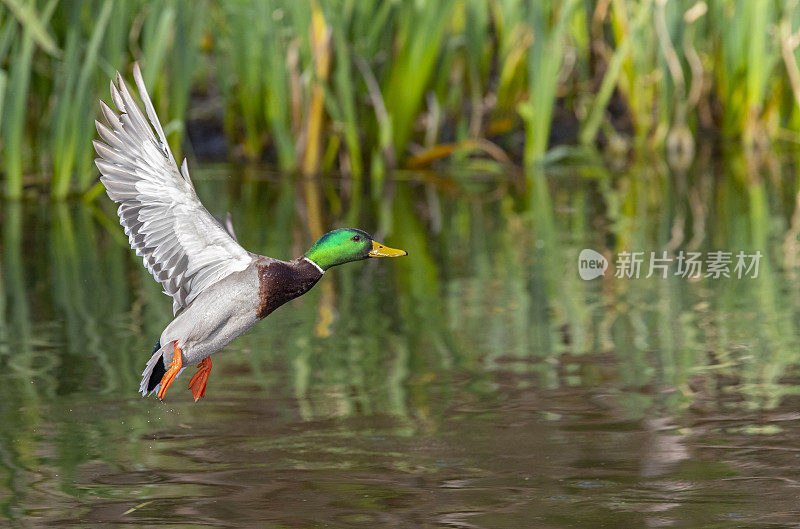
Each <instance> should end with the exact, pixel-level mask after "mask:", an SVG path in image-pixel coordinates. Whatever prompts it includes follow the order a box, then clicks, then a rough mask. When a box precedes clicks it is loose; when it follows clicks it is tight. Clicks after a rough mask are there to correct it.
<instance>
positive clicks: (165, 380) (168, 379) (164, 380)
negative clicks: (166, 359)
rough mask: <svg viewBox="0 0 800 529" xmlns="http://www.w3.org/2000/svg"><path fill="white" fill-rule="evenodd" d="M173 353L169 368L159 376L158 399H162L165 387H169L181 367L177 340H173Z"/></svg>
mask: <svg viewBox="0 0 800 529" xmlns="http://www.w3.org/2000/svg"><path fill="white" fill-rule="evenodd" d="M174 343H175V353H174V354H173V356H172V362H170V363H169V368H168V369H167V372H166V373H164V376H163V377H161V389H159V390H158V398H159V399H160V400H164V395H165V394H166V393H167V389H169V385H170V384H172V381H173V380H175V377H176V376H178V373H180V371H181V367H183V359H182V358H181V355H182V353H181V348H180V347H178V341H177V340H176V341H175V342H174Z"/></svg>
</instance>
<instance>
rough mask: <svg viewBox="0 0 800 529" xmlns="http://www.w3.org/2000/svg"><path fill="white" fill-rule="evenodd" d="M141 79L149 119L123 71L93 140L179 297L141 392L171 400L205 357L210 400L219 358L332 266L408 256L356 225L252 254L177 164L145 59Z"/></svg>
mask: <svg viewBox="0 0 800 529" xmlns="http://www.w3.org/2000/svg"><path fill="white" fill-rule="evenodd" d="M133 78H134V80H135V82H136V86H137V87H138V89H139V96H140V99H141V100H142V102H143V103H144V108H145V112H146V113H147V118H145V115H144V114H142V111H141V109H140V108H139V106H138V105H137V104H136V102H135V101H134V99H133V97H131V94H130V92H129V91H128V88H127V86H126V85H125V81H124V80H123V79H122V76H121V75H120V74H119V72H117V84H116V85H115V84H114V82H113V81H112V82H111V100H112V101H113V103H114V105H115V106H116V107H117V111H114V110H112V109H111V108H110V107H109V106H108V105H106V104H105V103H104V102H103V101H100V106H101V109H102V113H103V117H104V118H105V121H106V124H104V123H101V122H99V121H96V122H95V124H96V126H97V132H98V134H99V135H100V139H101V141H98V140H94V141H93V143H94V147H95V150H96V151H97V154H98V155H99V156H100V157H99V158H97V159H96V160H95V163H96V164H97V168H98V169H99V170H100V173H101V177H100V180H101V181H102V182H103V184H104V185H105V188H106V192H107V193H108V196H109V198H110V199H111V200H113V201H114V202H117V203H118V204H119V209H118V210H117V214H118V215H119V219H120V224H122V226H123V228H124V229H125V234H126V235H127V236H128V240H129V241H130V245H131V247H132V248H133V249H134V250H135V251H136V254H137V255H139V256H141V257H142V259H143V261H144V266H145V267H146V268H147V270H148V271H149V272H150V273H151V274H153V277H154V278H155V279H156V281H158V282H159V283H161V285H162V286H163V287H164V292H165V293H166V294H167V295H169V296H172V300H173V302H172V309H173V314H177V316H175V318H174V319H173V320H172V321H171V322H170V323H169V324H168V325H167V326H166V328H165V329H164V331H163V332H162V333H161V336H160V338H159V340H158V341H157V342H156V346H155V348H154V349H153V353H152V356H151V357H150V360H149V361H148V362H147V366H146V367H145V369H144V372H143V373H142V382H141V385H140V386H139V390H140V391H141V393H142V395H143V396H147V395H149V394H151V393H153V392H157V395H158V398H159V399H161V400H163V399H164V395H165V394H166V391H167V389H169V387H170V384H172V382H173V381H174V380H175V379H176V378H177V377H178V376H179V375H180V374H181V372H182V371H183V369H184V368H185V367H186V366H188V365H191V364H194V363H198V366H197V367H198V370H197V373H196V374H195V375H194V376H193V377H192V379H191V380H190V381H189V388H190V389H191V391H192V395H193V396H194V400H195V402H197V400H198V399H199V398H201V397H204V396H205V391H206V382H207V380H208V375H209V373H210V372H211V355H212V354H214V353H216V352H217V351H220V350H221V349H222V348H224V347H225V346H226V345H228V344H229V343H231V341H233V340H234V339H235V338H236V337H238V336H239V335H241V334H243V333H245V332H246V331H247V330H248V329H250V328H251V327H252V326H253V325H254V324H255V323H256V322H258V321H260V320H263V319H264V318H266V317H267V316H268V315H269V314H270V313H271V312H272V311H274V310H275V309H277V308H278V307H280V306H281V305H283V304H284V303H286V302H287V301H289V300H292V299H294V298H296V297H298V296H301V295H303V294H305V293H306V292H308V291H309V290H310V289H311V287H313V286H314V285H315V284H316V283H317V281H319V280H320V278H321V277H322V276H323V274H325V271H326V270H328V269H329V268H331V267H333V266H337V265H340V264H344V263H349V262H351V261H359V260H362V259H368V258H372V257H397V256H401V255H406V252H404V251H403V250H395V249H393V248H388V247H386V246H384V245H382V244H380V243H377V242H375V241H374V240H373V239H372V237H371V236H370V235H369V234H368V233H366V232H365V231H362V230H358V229H354V228H345V229H337V230H333V231H331V232H328V233H326V234H325V235H323V236H322V237H320V238H319V239H318V240H317V241H316V242H315V243H314V244H313V245H312V246H311V248H309V250H308V251H307V252H306V253H305V255H303V256H301V257H298V258H296V259H292V260H291V261H281V260H279V259H274V258H272V257H266V256H263V255H257V254H254V253H250V252H248V251H247V250H245V249H244V248H242V247H241V246H240V245H239V243H238V242H237V241H236V239H235V237H233V236H232V232H229V231H226V229H225V228H224V227H223V226H222V224H221V223H220V222H218V221H217V220H216V219H215V218H214V217H213V216H211V214H210V213H209V212H208V211H207V210H206V209H205V208H204V207H203V204H201V203H200V199H199V198H198V197H197V193H196V192H195V189H194V185H193V184H192V180H191V178H189V170H188V167H187V164H186V160H185V159H184V160H183V163H182V164H181V166H180V170H179V169H178V165H177V164H176V163H175V158H174V157H173V155H172V152H170V149H169V146H168V144H167V140H166V137H165V136H164V130H163V129H162V128H161V123H159V120H158V116H157V115H156V113H155V110H154V108H153V104H152V102H151V101H150V96H149V95H148V93H147V89H146V87H145V85H144V81H143V80H142V74H141V71H140V69H139V65H138V64H134V66H133ZM148 119H149V123H148ZM154 132H155V133H154Z"/></svg>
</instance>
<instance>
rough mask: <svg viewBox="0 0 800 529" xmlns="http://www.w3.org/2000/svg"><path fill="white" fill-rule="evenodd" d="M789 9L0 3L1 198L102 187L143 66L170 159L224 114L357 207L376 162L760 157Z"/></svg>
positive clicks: (786, 75)
mask: <svg viewBox="0 0 800 529" xmlns="http://www.w3.org/2000/svg"><path fill="white" fill-rule="evenodd" d="M798 4H799V3H798V2H796V1H792V0H790V1H788V2H785V3H782V4H779V3H775V2H749V1H746V0H709V1H707V2H696V1H694V0H674V1H669V2H664V1H663V0H641V1H638V0H614V1H611V2H601V3H599V4H598V3H596V2H591V1H589V0H570V1H567V2H555V1H552V0H547V1H542V2H523V1H521V0H469V1H467V2H450V1H445V2H414V1H412V0H403V1H398V2H381V1H377V0H367V1H363V2H362V1H355V0H317V1H315V2H292V1H289V0H269V1H256V0H242V1H238V2H226V3H209V2H199V3H198V2H190V1H188V0H160V1H157V2H144V1H141V0H115V1H113V2H99V1H98V0H78V1H75V2H61V3H59V2H55V1H54V0H47V1H45V0H37V1H31V2H21V1H19V0H4V1H3V2H2V3H0V118H2V120H0V122H1V123H2V126H0V133H1V134H2V137H0V153H1V154H2V166H0V179H2V180H3V184H4V185H3V188H4V193H5V195H6V196H8V197H12V198H18V197H21V196H22V194H23V191H24V189H25V188H26V186H27V187H29V188H31V189H32V190H40V189H45V190H48V191H49V192H50V194H52V196H53V197H55V198H62V197H64V196H66V195H68V194H71V193H85V192H86V191H88V190H89V189H92V188H94V189H95V190H96V189H97V188H96V182H97V174H96V171H95V170H94V169H93V166H92V163H91V160H92V158H93V153H92V148H91V143H90V140H91V138H92V137H93V136H94V131H93V124H92V121H93V119H94V118H95V117H97V110H98V107H97V103H96V101H97V100H98V99H99V98H104V99H107V84H108V80H109V77H111V76H112V75H113V71H114V70H115V69H119V70H121V71H122V72H123V73H124V74H125V75H126V77H127V78H129V75H128V74H129V72H130V64H131V62H132V61H134V60H138V61H141V63H142V67H143V71H144V76H145V82H146V83H147V85H148V86H149V87H150V90H151V93H152V96H153V99H154V102H155V105H156V107H157V109H158V111H159V114H160V116H161V119H162V121H163V124H164V126H165V129H166V131H167V133H168V138H169V141H170V143H171V146H172V148H173V149H174V150H176V151H180V150H181V149H182V148H188V147H190V146H189V145H181V144H182V142H184V140H185V123H186V122H187V121H188V120H190V118H192V117H193V116H196V117H198V118H199V121H201V122H203V123H207V122H209V121H211V122H213V121H215V120H216V121H218V122H221V123H222V124H223V130H224V134H225V137H226V139H227V141H228V143H229V145H230V153H231V155H232V156H242V157H244V158H245V159H249V160H261V159H264V158H266V159H268V160H270V161H274V162H276V163H277V165H278V166H279V167H280V168H282V169H284V170H288V171H296V170H298V171H302V172H304V173H316V172H331V171H334V172H340V173H343V174H345V175H347V176H348V177H349V178H350V180H351V182H350V185H348V186H347V188H346V189H345V190H344V191H343V195H344V196H345V198H346V199H347V200H349V203H350V205H351V211H353V212H355V211H358V208H359V203H360V201H361V199H362V195H364V194H365V192H366V190H367V187H366V186H365V185H364V182H365V180H364V177H365V175H369V176H370V177H371V183H372V186H371V188H372V192H373V195H372V196H373V198H375V197H378V196H380V194H381V188H382V185H383V184H382V182H383V175H384V174H385V172H386V170H387V169H391V168H394V167H411V168H423V167H428V166H431V165H434V164H441V163H442V162H441V160H443V159H449V163H451V164H452V165H457V166H459V167H463V168H475V169H477V170H484V171H485V170H489V171H494V172H498V171H506V169H507V166H508V164H509V163H512V164H516V165H522V164H526V165H530V164H532V163H537V162H541V161H549V160H552V159H554V157H560V156H563V155H564V153H565V152H566V153H570V152H572V151H569V150H567V151H563V150H561V151H557V152H555V153H553V154H552V156H547V153H548V152H549V150H550V148H551V147H552V141H553V139H554V138H555V139H556V140H557V141H560V142H566V143H575V144H582V145H583V146H584V147H588V148H589V149H592V148H594V147H598V146H599V147H603V148H607V149H608V150H609V152H611V153H612V154H615V155H618V154H623V155H624V154H625V153H627V152H629V151H630V150H631V149H636V150H637V152H641V151H643V150H655V151H656V152H658V151H661V150H666V151H667V153H668V154H670V155H671V156H672V155H674V154H675V153H678V154H681V153H683V154H684V155H685V154H686V153H688V155H689V156H691V153H692V152H693V151H694V146H695V144H696V143H697V141H696V140H695V137H696V135H697V134H698V132H700V131H707V130H709V129H714V130H717V131H719V132H720V135H721V136H722V137H723V138H728V139H733V140H741V141H742V142H743V145H744V146H745V147H746V148H747V149H748V150H752V149H754V148H755V149H759V148H760V146H763V145H765V144H766V143H769V142H772V141H776V140H781V139H789V140H791V141H795V140H796V139H797V138H798V137H799V136H798V134H797V133H796V132H794V131H795V129H796V128H797V127H798V123H800V118H798V116H800V106H799V105H798V102H800V66H799V65H800V50H798V48H800V32H799V31H800V6H798ZM776 36H777V37H776ZM193 91H194V93H197V94H198V95H200V96H201V97H200V98H199V99H198V100H197V101H198V102H197V103H196V104H195V103H190V101H189V95H190V94H191V93H192V92H193ZM564 120H566V122H568V123H575V124H576V125H577V128H576V127H575V126H572V125H571V127H572V128H571V132H570V133H569V134H567V135H566V136H564V135H563V132H562V130H563V129H562V125H563V123H564V122H565V121H564ZM702 136H706V135H705V134H703V135H702ZM520 140H522V141H520ZM199 147H201V148H202V146H199ZM574 152H576V153H577V154H579V155H584V154H586V153H587V151H586V150H585V149H583V150H577V151H574ZM199 154H202V152H199ZM95 193H96V191H95ZM92 196H94V194H93V195H92Z"/></svg>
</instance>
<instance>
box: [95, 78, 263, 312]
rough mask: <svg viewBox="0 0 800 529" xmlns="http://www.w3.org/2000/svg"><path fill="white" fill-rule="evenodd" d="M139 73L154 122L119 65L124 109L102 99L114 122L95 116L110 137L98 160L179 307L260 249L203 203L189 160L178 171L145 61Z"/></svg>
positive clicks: (132, 232)
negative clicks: (247, 244)
mask: <svg viewBox="0 0 800 529" xmlns="http://www.w3.org/2000/svg"><path fill="white" fill-rule="evenodd" d="M133 78H134V80H135V81H136V86H137V87H138V88H139V96H140V97H141V99H142V101H143V102H144V107H145V111H146V112H147V117H148V118H149V119H150V122H149V123H148V121H147V119H145V116H144V114H142V111H141V110H140V109H139V106H138V105H137V104H136V102H135V101H134V100H133V98H132V97H131V94H130V92H129V91H128V88H127V86H125V82H124V81H123V80H122V76H121V75H120V74H119V72H117V83H118V85H119V87H117V86H115V85H114V83H113V81H112V83H111V99H112V100H113V102H114V105H115V106H116V107H117V110H118V111H119V114H117V113H116V112H114V111H113V110H112V109H111V108H109V107H108V105H106V104H105V103H103V102H102V101H101V102H100V105H101V107H102V110H103V116H104V117H105V119H106V121H107V122H108V126H106V125H104V124H103V123H100V122H99V121H96V122H95V124H96V125H97V132H98V133H99V134H100V138H101V139H102V140H103V141H94V142H93V143H94V147H95V150H96V151H97V154H98V155H100V158H97V159H96V160H95V163H96V164H97V167H98V169H100V173H101V174H102V176H101V177H100V180H101V181H102V182H103V184H104V185H105V186H106V192H107V193H108V196H109V197H110V198H111V200H113V201H114V202H117V203H119V204H120V206H119V210H118V211H117V213H118V214H119V219H120V224H122V226H123V227H124V228H125V233H126V234H127V235H128V239H129V240H130V243H131V247H132V248H133V249H134V250H136V254H137V255H140V256H141V257H142V258H143V260H144V266H145V267H146V268H147V269H148V270H149V271H150V273H151V274H153V277H155V278H156V280H157V281H158V282H159V283H161V284H162V285H163V287H164V292H165V293H167V294H169V295H170V296H172V298H173V304H172V308H173V312H177V311H178V309H180V308H182V307H186V306H187V305H188V304H189V303H191V302H192V300H194V298H196V297H197V295H198V294H200V293H201V292H202V291H203V290H205V289H206V288H208V287H209V286H211V285H213V284H214V283H216V282H217V281H219V280H221V279H223V278H224V277H227V276H228V275H230V274H232V273H233V272H237V271H240V270H244V269H245V268H246V267H247V266H248V265H249V264H250V263H251V261H252V256H251V254H250V253H249V252H247V251H246V250H245V249H244V248H242V247H241V246H239V244H238V243H237V242H236V241H234V240H233V238H231V236H230V235H228V233H227V232H226V231H225V230H224V229H223V228H222V226H221V225H220V224H219V223H218V222H217V221H216V220H215V219H214V217H212V216H211V214H210V213H209V212H208V211H207V210H206V209H205V208H204V207H203V204H201V203H200V200H199V199H198V198H197V193H195V190H194V185H192V181H191V180H190V179H189V172H188V170H187V168H186V160H185V159H184V160H183V164H182V165H181V170H180V172H179V171H178V166H177V164H176V163H175V158H174V157H173V156H172V153H171V152H170V150H169V145H168V144H167V140H166V137H165V136H164V131H163V129H162V128H161V124H160V123H159V121H158V116H156V112H155V110H154V109H153V104H152V103H151V102H150V96H148V95H147V89H146V88H145V86H144V81H142V74H141V71H140V70H139V65H138V64H134V66H133ZM151 125H152V126H151ZM153 129H155V132H156V133H157V134H158V138H156V135H155V134H154V133H153Z"/></svg>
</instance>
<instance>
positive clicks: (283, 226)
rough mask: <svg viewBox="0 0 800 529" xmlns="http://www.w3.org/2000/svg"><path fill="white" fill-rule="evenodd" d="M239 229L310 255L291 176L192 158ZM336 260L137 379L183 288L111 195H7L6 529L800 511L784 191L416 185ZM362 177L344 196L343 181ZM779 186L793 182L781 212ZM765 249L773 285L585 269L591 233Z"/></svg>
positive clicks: (712, 184) (650, 172) (739, 185)
mask: <svg viewBox="0 0 800 529" xmlns="http://www.w3.org/2000/svg"><path fill="white" fill-rule="evenodd" d="M195 180H196V181H197V188H198V192H199V194H200V196H201V198H202V199H203V201H204V202H205V203H206V205H207V207H208V208H209V210H211V211H212V212H213V213H215V214H217V215H222V214H224V212H225V211H231V212H232V213H233V218H234V225H235V227H236V230H237V235H238V237H239V240H240V242H242V244H243V245H244V246H245V247H246V248H248V249H250V250H252V251H256V252H259V253H265V254H268V255H272V256H276V257H280V258H288V257H292V256H295V255H298V254H299V253H301V252H302V251H303V250H304V248H305V247H306V246H307V245H308V244H309V243H310V242H311V234H310V233H309V229H308V211H309V204H308V202H307V201H306V200H305V199H304V198H303V197H304V195H303V193H302V190H303V188H302V186H300V187H298V186H296V185H295V184H294V183H292V181H291V180H290V179H287V178H281V177H275V176H274V175H264V174H262V173H260V172H257V171H256V172H244V173H242V172H240V171H238V170H237V169H235V168H229V167H221V168H220V167H209V168H207V169H206V170H205V171H196V176H195ZM342 187H343V184H342V183H340V182H338V181H336V180H325V181H324V182H323V184H321V185H320V186H319V190H320V192H321V193H320V194H321V196H323V197H326V199H325V204H326V205H325V206H324V207H323V208H322V210H321V211H319V213H320V215H321V218H323V219H324V223H325V225H326V227H334V226H342V225H347V224H350V223H353V222H354V223H355V224H357V225H358V226H360V227H363V228H365V229H367V230H370V231H377V232H378V233H379V234H380V237H381V239H385V242H386V243H387V244H389V245H390V246H394V247H399V248H404V249H407V250H408V251H409V256H408V258H404V259H395V260H375V261H370V262H365V263H355V264H351V265H348V266H343V267H340V268H338V269H333V270H331V271H330V273H327V274H326V276H325V277H324V278H323V280H322V281H321V283H320V285H318V286H317V287H315V289H314V290H313V291H312V292H311V293H310V294H308V295H306V296H304V297H303V298H301V299H299V300H297V301H294V302H292V303H290V304H288V305H287V306H285V307H283V308H281V309H279V310H278V311H276V312H275V313H274V314H273V315H271V316H270V317H269V318H268V320H266V321H265V322H263V323H262V324H260V325H259V326H257V327H256V328H255V329H254V330H253V331H251V332H250V333H248V334H247V335H245V336H243V337H241V338H240V339H239V340H237V341H236V342H234V344H232V345H231V346H230V347H228V348H227V349H226V351H225V352H224V353H221V354H220V355H218V356H217V357H215V359H214V369H213V371H212V375H211V377H210V379H209V385H208V391H207V397H206V398H205V399H203V400H202V401H201V402H199V403H197V404H195V403H193V402H192V399H191V395H190V393H189V391H188V390H186V389H185V387H184V386H185V384H186V383H187V382H188V377H186V376H185V377H183V378H184V379H183V380H180V379H179V381H178V382H176V384H174V385H173V387H172V388H171V389H170V392H169V393H168V398H167V400H166V401H165V402H163V403H159V402H158V401H156V400H155V399H153V398H150V399H142V398H141V397H140V396H139V395H138V394H137V393H136V388H137V385H138V380H139V376H140V373H141V371H142V368H143V366H144V363H145V361H146V360H147V358H148V357H149V355H150V351H151V349H152V345H153V343H154V342H155V340H156V338H157V337H158V335H159V333H160V332H161V329H162V328H163V327H164V325H165V324H166V323H167V322H168V321H169V319H170V317H171V313H170V312H171V301H170V300H169V299H168V298H167V297H166V296H164V295H162V294H161V292H160V289H159V287H158V285H157V284H156V283H155V282H154V281H152V278H151V277H150V276H149V275H148V274H147V272H145V271H144V269H143V268H142V266H141V261H140V260H138V259H137V258H136V257H135V256H133V255H132V252H131V251H130V250H129V249H128V248H127V244H126V241H125V239H124V236H123V235H122V230H121V228H120V227H119V226H118V224H117V223H116V218H115V217H114V208H113V206H111V205H110V204H108V203H107V202H108V201H107V200H104V199H103V200H100V201H98V203H97V204H95V205H90V206H87V205H85V204H82V203H79V202H75V203H68V204H62V205H53V204H50V203H48V202H46V201H42V202H35V203H32V202H29V203H5V204H2V211H0V220H1V221H2V229H1V230H0V250H1V251H2V255H1V256H0V257H1V259H2V268H1V269H0V270H2V280H1V281H0V525H2V526H11V527H33V526H47V527H73V526H74V527H90V526H95V527H114V526H123V525H125V526H132V527H162V526H165V525H170V526H174V527H195V526H210V527H237V526H246V527H276V528H277V527H293V528H294V527H296V528H306V527H308V528H316V527H334V528H335V527H342V528H345V527H454V528H490V527H491V528H505V527H508V528H511V527H541V528H551V527H552V528H560V527H587V528H595V527H687V528H688V527H691V528H698V527H715V528H726V527H795V526H800V506H799V505H800V503H798V498H800V471H799V469H800V435H798V434H800V413H798V404H800V399H799V398H798V396H797V395H798V390H800V358H799V357H800V348H798V333H797V330H796V321H797V315H798V309H800V302H799V301H798V284H799V283H798V281H797V279H796V278H795V277H794V275H793V268H792V267H791V266H787V262H790V259H791V250H792V249H791V248H790V247H788V246H787V245H786V244H785V236H786V233H787V232H789V230H791V228H792V226H791V209H790V205H791V204H793V198H792V197H791V195H787V194H785V193H781V192H778V191H775V190H774V189H773V188H772V187H771V186H770V185H769V184H768V183H765V182H763V181H761V180H760V179H758V178H755V179H754V178H745V177H743V176H742V175H740V174H738V173H737V172H736V171H735V170H733V169H731V168H730V167H727V168H719V169H715V168H708V169H703V170H702V171H701V170H700V169H698V170H693V171H689V172H687V173H685V174H677V175H676V174H668V173H666V172H665V171H663V170H662V169H659V168H653V167H642V168H639V169H637V171H634V172H632V173H630V174H624V175H612V174H608V173H606V172H604V171H598V170H596V169H586V168H583V169H580V168H579V169H570V170H563V171H555V172H552V173H550V174H546V175H545V174H541V175H530V176H529V177H528V179H527V182H525V181H518V180H517V179H515V178H513V177H507V176H501V177H481V178H477V177H451V176H447V175H430V174H407V175H399V176H398V178H397V179H396V181H392V182H391V183H387V185H386V186H385V188H384V189H383V190H381V191H380V192H374V193H373V196H372V198H370V199H367V200H365V201H363V202H362V204H361V206H360V209H359V210H357V211H355V210H352V209H348V208H347V207H345V205H346V203H347V202H346V201H343V202H342V203H339V202H338V200H337V199H336V197H338V196H339V194H340V193H345V194H346V189H345V191H342ZM345 187H346V186H345ZM787 197H788V198H787ZM583 248H593V249H596V250H598V251H600V252H601V253H603V254H604V255H606V256H609V257H612V259H613V256H614V255H616V254H617V253H618V252H620V251H623V250H628V251H630V250H641V251H647V252H649V251H658V252H661V251H662V250H669V251H670V252H673V253H674V252H678V251H680V250H690V249H696V250H698V251H711V250H730V251H738V250H740V249H741V250H746V251H755V250H760V251H762V252H763V253H764V255H765V258H764V260H762V261H761V267H760V271H759V276H758V278H757V279H741V280H738V279H735V278H731V279H724V278H723V279H718V280H715V279H710V278H701V279H698V280H689V279H684V278H681V277H675V276H674V275H670V277H669V278H668V279H661V278H658V277H651V278H650V279H643V278H640V279H619V278H615V277H613V272H614V270H613V263H612V268H611V269H610V270H609V271H608V273H607V274H606V276H605V277H604V278H599V279H595V280H593V281H583V280H581V279H580V278H579V276H578V273H577V256H578V253H579V252H580V250H581V249H583Z"/></svg>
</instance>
